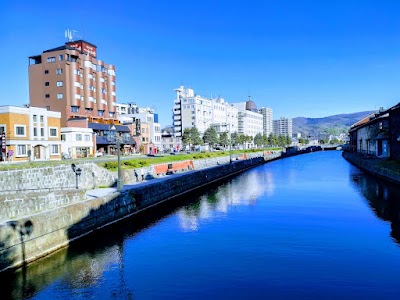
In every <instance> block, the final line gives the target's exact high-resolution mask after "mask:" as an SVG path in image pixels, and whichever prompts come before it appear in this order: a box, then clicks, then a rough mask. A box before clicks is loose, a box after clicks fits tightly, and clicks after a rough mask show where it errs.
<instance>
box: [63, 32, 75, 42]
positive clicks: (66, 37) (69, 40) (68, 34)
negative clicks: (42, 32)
mask: <svg viewBox="0 0 400 300" xmlns="http://www.w3.org/2000/svg"><path fill="white" fill-rule="evenodd" d="M64 36H65V39H66V40H67V42H72V37H73V34H72V31H71V30H70V29H67V30H65V32H64Z"/></svg>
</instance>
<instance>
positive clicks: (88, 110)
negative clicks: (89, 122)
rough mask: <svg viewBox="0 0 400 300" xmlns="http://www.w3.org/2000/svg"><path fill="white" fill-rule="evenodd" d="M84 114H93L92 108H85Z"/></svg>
mask: <svg viewBox="0 0 400 300" xmlns="http://www.w3.org/2000/svg"><path fill="white" fill-rule="evenodd" d="M85 112H87V113H88V114H91V113H92V112H93V108H85Z"/></svg>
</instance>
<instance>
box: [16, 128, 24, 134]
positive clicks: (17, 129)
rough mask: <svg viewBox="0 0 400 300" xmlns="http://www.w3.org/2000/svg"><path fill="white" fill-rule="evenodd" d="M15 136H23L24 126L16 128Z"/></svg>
mask: <svg viewBox="0 0 400 300" xmlns="http://www.w3.org/2000/svg"><path fill="white" fill-rule="evenodd" d="M15 135H25V126H16V127H15Z"/></svg>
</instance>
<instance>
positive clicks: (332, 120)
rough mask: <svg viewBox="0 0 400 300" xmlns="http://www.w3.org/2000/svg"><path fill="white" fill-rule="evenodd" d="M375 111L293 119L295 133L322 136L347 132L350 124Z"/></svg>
mask: <svg viewBox="0 0 400 300" xmlns="http://www.w3.org/2000/svg"><path fill="white" fill-rule="evenodd" d="M371 113H373V111H362V112H356V113H352V114H340V115H334V116H328V117H324V118H304V117H298V118H294V119H293V134H295V133H297V132H300V133H301V135H302V136H309V135H311V136H312V137H317V136H318V137H319V138H322V137H324V136H328V135H331V134H332V135H338V134H340V133H347V132H348V130H349V128H350V126H351V125H353V124H354V123H356V122H357V121H359V120H361V119H362V118H364V117H366V116H368V115H369V114H371Z"/></svg>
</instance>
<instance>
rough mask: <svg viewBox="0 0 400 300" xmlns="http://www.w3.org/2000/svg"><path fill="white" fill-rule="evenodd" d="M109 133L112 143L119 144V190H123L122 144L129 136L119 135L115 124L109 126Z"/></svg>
mask: <svg viewBox="0 0 400 300" xmlns="http://www.w3.org/2000/svg"><path fill="white" fill-rule="evenodd" d="M109 131H110V132H109V134H108V136H107V140H108V141H109V142H110V143H115V145H116V146H117V155H118V178H117V191H118V192H120V191H122V188H123V184H122V171H121V149H120V148H121V144H122V143H123V142H127V141H128V138H127V137H122V136H117V128H116V127H115V125H114V124H112V125H110V127H109Z"/></svg>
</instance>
